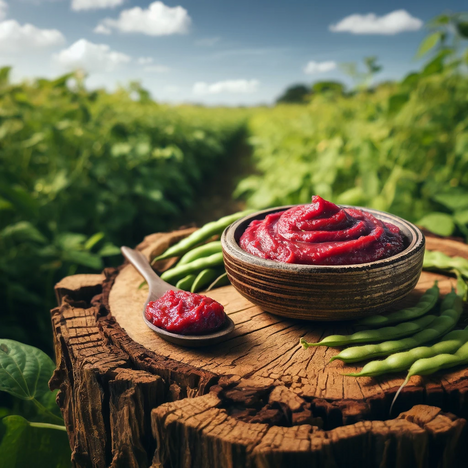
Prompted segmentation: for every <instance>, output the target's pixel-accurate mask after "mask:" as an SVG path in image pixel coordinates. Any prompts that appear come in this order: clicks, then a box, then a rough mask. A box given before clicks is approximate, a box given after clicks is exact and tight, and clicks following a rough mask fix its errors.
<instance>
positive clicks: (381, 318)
mask: <svg viewBox="0 0 468 468" xmlns="http://www.w3.org/2000/svg"><path fill="white" fill-rule="evenodd" d="M438 299H439V287H438V286H437V281H436V282H435V284H434V286H432V288H429V289H428V290H427V291H426V292H425V293H424V294H423V295H422V296H421V299H419V302H418V303H417V305H415V306H414V307H411V308H409V309H403V310H397V311H396V312H392V313H391V314H388V315H373V316H372V317H366V318H363V319H361V320H358V321H357V322H356V325H358V326H364V327H383V326H388V325H391V324H394V323H400V322H406V321H408V320H414V319H416V318H418V317H421V316H422V315H424V314H427V313H428V312H429V311H430V310H431V309H432V308H433V307H434V306H435V305H436V304H437V300H438Z"/></svg>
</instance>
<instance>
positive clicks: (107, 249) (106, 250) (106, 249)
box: [98, 242, 120, 257]
mask: <svg viewBox="0 0 468 468" xmlns="http://www.w3.org/2000/svg"><path fill="white" fill-rule="evenodd" d="M119 254H120V249H119V248H118V247H117V246H115V245H114V244H112V243H110V242H106V243H105V244H104V245H103V246H102V249H101V250H99V252H98V255H99V256H100V257H112V256H113V255H119Z"/></svg>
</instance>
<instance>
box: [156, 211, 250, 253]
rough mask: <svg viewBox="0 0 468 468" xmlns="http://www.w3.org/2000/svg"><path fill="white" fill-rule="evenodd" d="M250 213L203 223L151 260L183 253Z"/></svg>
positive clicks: (236, 214)
mask: <svg viewBox="0 0 468 468" xmlns="http://www.w3.org/2000/svg"><path fill="white" fill-rule="evenodd" d="M251 213H254V210H246V211H240V212H238V213H234V214H232V215H229V216H225V217H224V218H221V219H218V221H212V222H211V223H208V224H205V225H204V226H203V227H201V228H200V229H198V230H196V231H195V232H193V233H192V234H190V236H188V237H186V238H185V239H182V240H181V241H180V242H178V243H177V244H175V245H173V246H172V247H169V248H168V249H167V250H166V251H165V252H164V253H163V254H161V255H159V256H158V257H156V258H155V259H154V260H153V262H157V261H158V260H164V259H166V258H171V257H179V256H181V255H184V254H185V253H187V252H188V251H189V250H191V249H192V248H193V247H195V246H197V245H198V244H200V243H202V242H204V241H206V240H208V239H209V238H210V237H212V236H214V235H219V234H221V233H222V232H223V231H224V230H225V229H226V228H227V227H228V226H229V225H230V224H232V223H233V222H234V221H237V220H238V219H240V218H243V217H244V216H247V215H249V214H251Z"/></svg>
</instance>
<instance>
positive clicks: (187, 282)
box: [176, 275, 197, 291]
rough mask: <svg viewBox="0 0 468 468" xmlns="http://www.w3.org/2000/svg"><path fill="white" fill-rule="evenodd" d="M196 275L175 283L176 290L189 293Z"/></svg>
mask: <svg viewBox="0 0 468 468" xmlns="http://www.w3.org/2000/svg"><path fill="white" fill-rule="evenodd" d="M196 277H197V275H187V276H185V277H184V278H182V279H180V280H179V281H177V284H176V288H179V289H182V290H184V291H190V288H191V287H192V284H193V282H194V281H195V279H196Z"/></svg>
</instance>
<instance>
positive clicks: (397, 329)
mask: <svg viewBox="0 0 468 468" xmlns="http://www.w3.org/2000/svg"><path fill="white" fill-rule="evenodd" d="M435 318H436V316H435V315H425V316H423V317H421V318H419V319H417V320H413V321H412V322H403V323H399V324H398V325H395V326H393V327H384V328H378V329H374V330H362V331H359V332H356V333H353V334H352V335H330V336H327V337H326V338H324V339H323V340H322V341H320V342H319V343H307V342H306V341H304V340H303V341H301V344H302V346H303V347H304V348H305V349H306V348H308V347H309V346H330V347H337V346H346V345H349V344H354V343H371V342H373V341H383V340H392V339H397V338H401V337H403V336H408V335H411V334H413V333H417V332H418V331H420V330H422V329H424V328H425V327H427V326H428V325H430V324H431V322H433V321H434V320H435Z"/></svg>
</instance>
